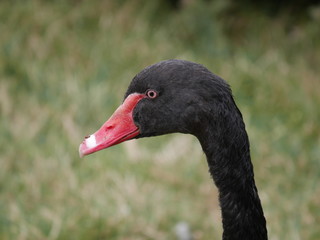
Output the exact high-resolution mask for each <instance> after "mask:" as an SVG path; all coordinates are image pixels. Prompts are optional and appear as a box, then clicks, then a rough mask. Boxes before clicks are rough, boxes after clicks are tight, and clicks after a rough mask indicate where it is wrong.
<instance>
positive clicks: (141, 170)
mask: <svg viewBox="0 0 320 240" xmlns="http://www.w3.org/2000/svg"><path fill="white" fill-rule="evenodd" d="M222 3H223V1H217V2H213V3H212V2H210V3H205V2H204V3H202V2H200V3H197V4H195V5H193V4H191V5H187V6H185V7H184V8H183V9H181V10H180V11H170V9H169V8H168V6H165V5H163V2H161V1H138V0H135V1H120V2H117V1H96V0H95V1H52V2H47V1H39V0H38V1H16V2H14V3H12V2H10V1H1V2H0V32H1V34H0V47H1V48H0V51H1V52H0V54H1V55H0V107H1V108H0V114H1V115H0V121H1V124H0V158H1V160H0V161H1V168H0V239H174V238H175V236H174V231H173V228H174V226H175V224H177V223H178V222H180V221H185V222H187V223H188V224H189V225H190V226H191V229H192V231H193V233H194V237H195V239H212V238H215V239H220V238H221V232H222V230H221V219H220V210H219V205H218V202H217V190H216V189H215V187H214V186H213V183H212V181H211V179H210V176H209V174H208V170H207V166H206V161H205V157H204V155H203V154H202V152H201V149H200V146H199V144H198V143H197V141H196V139H195V138H193V137H192V136H185V135H179V134H174V135H170V136H163V137H158V138H152V139H142V140H138V141H132V142H128V143H124V144H122V145H119V146H115V147H113V148H111V149H108V150H105V151H101V152H99V153H96V154H94V155H91V156H89V157H88V158H86V159H79V157H78V151H77V150H78V145H79V143H80V142H81V141H82V139H83V136H85V135H86V134H88V133H91V132H94V131H95V130H96V129H97V128H98V127H99V126H100V125H101V124H102V123H103V122H104V121H105V120H106V119H107V118H108V116H110V115H111V114H112V112H113V110H114V109H115V108H116V107H117V106H118V105H119V104H120V102H121V101H122V97H123V94H124V92H125V90H126V88H127V86H128V84H129V82H130V80H131V79H132V77H133V76H134V75H135V74H136V73H137V72H139V71H140V70H141V69H142V68H143V67H145V66H147V65H150V64H152V63H154V62H157V61H159V60H163V59H168V58H181V59H187V60H191V61H195V62H199V63H202V64H204V65H206V66H207V67H208V68H209V69H210V70H212V71H213V72H215V73H217V74H218V75H220V76H222V77H223V78H225V79H226V80H227V81H228V82H229V83H230V84H231V86H232V88H233V92H234V95H235V99H236V101H237V103H238V105H239V107H240V109H241V110H242V112H243V115H244V118H245V121H246V125H247V130H248V132H249V136H250V139H251V149H252V158H253V162H254V166H255V176H256V182H257V185H258V188H259V193H260V196H261V200H262V203H263V207H264V211H265V215H266V218H267V221H268V230H269V236H270V239H311V240H317V239H319V238H320V228H319V224H320V200H319V195H320V188H319V185H318V182H319V180H320V161H319V160H320V159H319V158H320V157H319V156H320V147H319V146H320V131H319V129H320V124H319V122H320V107H319V106H320V94H319V89H320V82H319V74H320V69H319V63H320V55H319V52H320V41H319V31H320V30H319V22H320V17H319V14H318V15H317V14H313V15H312V16H313V17H312V18H311V17H310V19H309V20H308V21H305V22H303V23H296V24H295V25H294V26H290V28H288V27H286V21H285V19H284V18H281V17H277V18H268V17H266V16H263V15H261V14H260V15H259V14H258V13H253V12H250V13H248V14H244V15H242V14H239V15H236V16H228V15H226V16H221V15H220V14H219V13H220V12H223V10H224V9H225V8H226V6H225V5H224V4H222ZM314 12H315V13H316V11H314ZM177 149H179V150H178V151H177Z"/></svg>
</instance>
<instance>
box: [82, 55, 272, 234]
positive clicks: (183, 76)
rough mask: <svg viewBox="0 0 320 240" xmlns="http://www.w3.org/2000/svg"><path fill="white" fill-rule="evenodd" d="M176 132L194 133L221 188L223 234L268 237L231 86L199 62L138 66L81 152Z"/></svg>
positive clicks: (243, 128) (247, 142) (168, 62)
mask: <svg viewBox="0 0 320 240" xmlns="http://www.w3.org/2000/svg"><path fill="white" fill-rule="evenodd" d="M176 132H180V133H189V134H193V135H194V136H196V137H197V138H198V140H199V141H200V144H201V146H202V149H203V151H204V152H205V154H206V157H207V162H208V166H209V172H210V174H211V175H212V177H213V180H214V183H215V184H216V186H217V187H218V190H219V202H220V206H221V212H222V224H223V239H224V240H227V239H255V240H257V239H267V238H268V237H267V229H266V220H265V218H264V215H263V210H262V206H261V203H260V199H259V196H258V191H257V188H256V185H255V181H254V174H253V166H252V163H251V159H250V149H249V139H248V135H247V132H246V130H245V124H244V122H243V119H242V115H241V113H240V111H239V109H238V107H237V106H236V104H235V102H234V99H233V96H232V92H231V89H230V87H229V85H228V84H227V83H226V82H225V81H224V80H223V79H222V78H220V77H219V76H217V75H215V74H213V73H211V72H210V71H209V70H208V69H207V68H205V67H204V66H202V65H200V64H197V63H193V62H189V61H184V60H166V61H162V62H159V63H156V64H154V65H151V66H149V67H147V68H145V69H144V70H142V71H141V72H140V73H138V74H137V75H136V76H135V77H134V78H133V80H132V82H131V84H130V86H129V88H128V90H127V92H126V94H125V96H124V102H123V103H122V105H121V106H120V107H119V108H118V109H117V110H116V111H115V113H114V114H113V115H112V116H111V117H110V119H109V120H108V121H107V122H106V123H104V124H103V126H102V127H101V128H100V129H99V130H98V131H97V132H95V133H94V134H92V135H90V136H87V137H85V139H84V141H83V142H82V143H81V145H80V147H79V153H80V156H81V157H82V156H84V155H88V154H91V153H93V152H96V151H99V150H102V149H104V148H107V147H110V146H113V145H115V144H118V143H121V142H124V141H126V140H129V139H133V138H142V137H150V136H157V135H162V134H167V133H176Z"/></svg>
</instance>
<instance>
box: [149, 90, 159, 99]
mask: <svg viewBox="0 0 320 240" xmlns="http://www.w3.org/2000/svg"><path fill="white" fill-rule="evenodd" d="M146 95H147V97H148V98H156V97H157V96H158V93H157V92H156V91H155V90H147V92H146Z"/></svg>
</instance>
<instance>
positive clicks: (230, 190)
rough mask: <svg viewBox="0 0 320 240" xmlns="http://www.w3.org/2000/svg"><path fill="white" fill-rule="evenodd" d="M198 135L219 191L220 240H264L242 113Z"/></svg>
mask: <svg viewBox="0 0 320 240" xmlns="http://www.w3.org/2000/svg"><path fill="white" fill-rule="evenodd" d="M220 119H221V121H218V122H209V123H208V127H207V129H205V131H204V132H203V134H202V136H198V138H199V140H200V143H201V145H202V148H203V150H204V152H205V154H206V156H207V161H208V165H209V171H210V173H211V175H212V177H213V179H214V182H215V184H216V186H217V187H218V189H219V201H220V206H221V212H222V223H223V230H224V232H223V239H224V240H229V239H232V240H235V239H256V240H257V239H259V240H260V239H263V240H266V239H267V238H268V237H267V229H266V220H265V218H264V215H263V210H262V207H261V203H260V199H259V196H258V191H257V188H256V185H255V181H254V174H253V166H252V163H251V158H250V148H249V140H248V136H247V133H246V130H245V125H244V123H243V120H242V116H241V113H240V112H239V111H238V110H237V108H236V109H235V111H233V113H227V114H224V116H220Z"/></svg>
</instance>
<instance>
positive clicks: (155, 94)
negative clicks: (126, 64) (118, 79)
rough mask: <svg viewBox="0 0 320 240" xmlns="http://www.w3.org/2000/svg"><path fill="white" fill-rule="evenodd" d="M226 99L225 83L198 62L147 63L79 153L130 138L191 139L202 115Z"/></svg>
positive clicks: (86, 140)
mask: <svg viewBox="0 0 320 240" xmlns="http://www.w3.org/2000/svg"><path fill="white" fill-rule="evenodd" d="M230 96H231V92H230V88H229V86H228V84H227V83H226V82H225V81H224V80H223V79H221V78H219V77H218V76H216V75H214V74H212V73H211V72H210V71H209V70H207V69H206V68H205V67H203V66H202V65H200V64H196V63H192V62H188V61H183V60H167V61H163V62H159V63H157V64H154V65H151V66H149V67H147V68H145V69H144V70H142V71H141V72H140V73H138V74H137V75H136V76H135V77H134V78H133V80H132V82H131V83H130V85H129V87H128V90H127V92H126V94H125V99H124V102H123V103H122V105H121V106H120V107H119V108H118V109H117V110H116V111H115V113H114V114H113V115H112V116H111V118H110V119H109V120H108V121H106V122H105V123H104V124H103V125H102V127H101V128H100V129H99V130H98V131H97V132H95V133H94V134H92V135H90V137H89V138H86V139H85V140H84V141H83V142H82V143H81V145H80V147H79V154H80V156H84V155H88V154H91V153H93V152H96V151H99V150H102V149H104V148H107V147H110V146H113V145H115V144H119V143H121V142H123V141H126V140H129V139H132V138H142V137H149V136H157V135H163V134H168V133H175V132H180V133H190V134H193V135H197V134H198V133H199V132H201V129H202V128H203V125H204V124H206V122H207V121H208V117H207V116H208V115H210V114H211V115H212V114H214V113H215V111H216V109H215V108H216V106H219V102H220V101H225V99H230ZM231 98H232V97H231ZM217 112H219V109H218V110H217ZM93 139H94V140H95V141H94V144H93Z"/></svg>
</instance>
